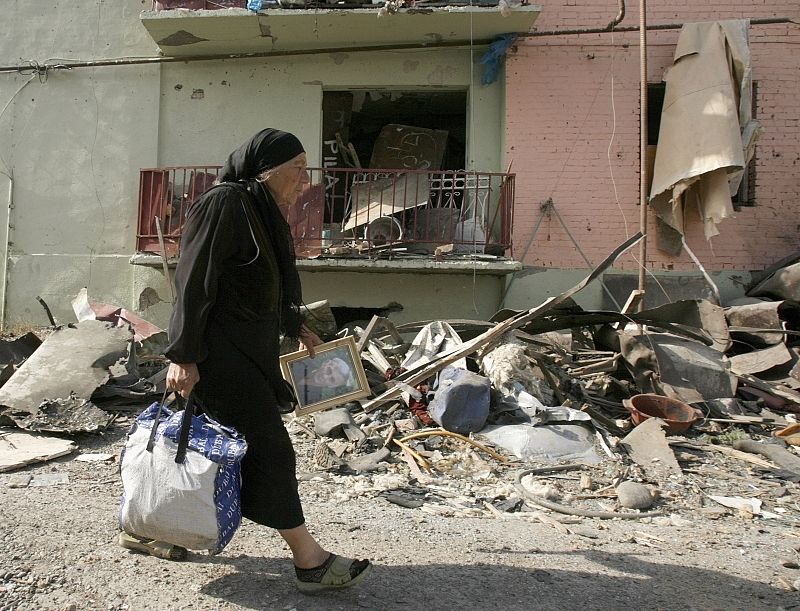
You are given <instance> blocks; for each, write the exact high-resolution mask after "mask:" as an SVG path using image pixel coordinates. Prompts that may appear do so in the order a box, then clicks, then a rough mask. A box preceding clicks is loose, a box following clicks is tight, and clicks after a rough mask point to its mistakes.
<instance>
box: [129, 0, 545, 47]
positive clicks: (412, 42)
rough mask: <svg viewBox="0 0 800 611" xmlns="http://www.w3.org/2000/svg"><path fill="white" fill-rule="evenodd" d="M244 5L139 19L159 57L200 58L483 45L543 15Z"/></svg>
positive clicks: (172, 1) (349, 1) (450, 3)
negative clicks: (156, 48) (158, 52)
mask: <svg viewBox="0 0 800 611" xmlns="http://www.w3.org/2000/svg"><path fill="white" fill-rule="evenodd" d="M512 4H513V3H512ZM384 5H386V6H384ZM246 6H247V2H246V0H155V1H154V2H153V3H152V5H151V10H147V11H143V12H142V13H141V20H142V24H143V25H144V27H145V28H146V29H147V31H148V32H149V33H150V35H151V36H152V38H153V40H154V41H155V43H156V44H157V45H158V47H159V48H160V49H161V52H162V53H163V54H164V55H166V56H170V57H198V58H199V57H224V56H226V55H236V54H244V55H247V54H253V55H258V54H265V55H267V54H282V53H285V54H289V53H301V52H314V51H319V52H326V51H327V52H334V51H336V50H342V51H344V50H346V49H348V50H379V49H381V48H387V49H393V48H395V49H396V48H408V47H415V48H416V47H427V46H433V47H435V46H447V45H451V46H460V45H464V46H466V45H470V44H476V45H480V44H488V43H489V42H491V41H492V40H493V39H495V38H496V37H497V36H499V35H501V34H508V33H517V34H524V33H527V32H529V31H530V29H531V27H532V25H533V22H534V21H535V20H536V17H537V16H538V15H539V12H540V11H541V7H539V6H538V5H532V4H530V5H529V4H525V3H523V4H520V5H517V6H513V8H510V9H509V8H507V7H508V4H507V3H504V4H503V10H502V12H501V10H500V8H499V6H498V0H475V1H473V2H466V1H463V0H445V1H436V2H425V3H420V4H417V3H416V2H414V1H412V0H399V1H392V2H391V3H388V2H386V1H385V0H378V1H377V2H370V1H368V0H367V1H359V0H333V1H330V2H326V1H323V0H264V1H263V2H262V7H263V8H262V10H259V11H257V12H254V11H250V10H247V8H246ZM388 6H390V7H391V10H387V7H388Z"/></svg>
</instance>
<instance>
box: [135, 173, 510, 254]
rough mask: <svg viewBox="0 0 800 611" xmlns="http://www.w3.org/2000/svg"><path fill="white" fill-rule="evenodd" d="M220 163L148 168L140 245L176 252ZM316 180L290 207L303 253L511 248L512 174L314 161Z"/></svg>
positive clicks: (298, 247) (141, 190) (498, 251)
mask: <svg viewBox="0 0 800 611" xmlns="http://www.w3.org/2000/svg"><path fill="white" fill-rule="evenodd" d="M219 169H220V168H219V166H181V167H169V168H151V169H143V170H141V173H140V187H139V231H138V248H139V250H140V251H145V252H159V250H160V247H159V237H158V232H157V223H156V220H155V219H156V218H158V219H159V220H160V223H161V226H162V228H163V229H162V231H163V238H164V243H165V248H166V251H167V255H168V256H174V255H176V254H177V252H178V249H179V243H180V236H181V230H182V227H183V223H184V220H185V218H186V211H187V210H188V209H189V207H190V206H191V204H192V202H194V200H195V199H196V198H197V197H198V196H199V195H200V194H201V193H203V192H204V191H205V190H206V189H208V188H209V187H210V186H211V185H212V184H213V182H214V181H215V180H216V177H217V175H218V173H219ZM309 174H310V177H311V184H310V185H309V187H308V188H307V189H306V190H305V192H304V193H303V194H302V195H301V197H300V199H299V200H298V202H297V204H296V205H295V206H293V207H291V208H290V209H289V211H288V213H287V221H288V222H289V225H290V226H291V228H292V235H293V237H294V241H295V249H296V251H297V256H298V257H300V258H308V257H314V256H318V255H320V254H325V253H328V254H343V250H344V251H345V252H346V248H345V249H342V247H351V248H353V249H354V250H353V251H352V252H353V253H355V254H359V253H360V254H363V253H367V254H369V253H371V252H373V251H382V250H388V249H391V250H394V251H396V252H405V253H419V254H426V253H427V254H433V253H434V251H435V250H436V248H437V247H447V248H445V249H444V250H446V251H451V252H454V253H465V254H475V253H484V252H488V253H491V254H495V255H507V254H510V249H511V226H512V220H513V210H514V175H513V174H504V173H497V172H465V171H435V172H432V171H428V170H385V169H380V170H378V169H375V170H372V169H353V168H324V169H323V168H309Z"/></svg>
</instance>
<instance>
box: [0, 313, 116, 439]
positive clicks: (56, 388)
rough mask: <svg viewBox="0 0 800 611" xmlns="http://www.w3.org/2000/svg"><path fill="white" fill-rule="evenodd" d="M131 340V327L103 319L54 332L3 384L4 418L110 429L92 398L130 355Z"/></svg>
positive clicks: (69, 428) (58, 428) (60, 427)
mask: <svg viewBox="0 0 800 611" xmlns="http://www.w3.org/2000/svg"><path fill="white" fill-rule="evenodd" d="M129 340H130V332H129V331H128V329H127V328H122V327H117V326H115V325H114V324H112V323H109V322H103V321H99V320H85V321H83V322H79V323H77V324H76V325H72V326H66V327H61V328H59V329H57V330H55V331H53V333H52V334H50V336H48V338H47V339H46V340H45V341H44V342H43V343H42V345H41V346H40V347H39V348H38V349H37V350H36V352H34V353H33V354H32V355H31V356H30V358H28V360H26V361H25V362H24V363H23V364H22V366H21V367H20V368H19V369H18V370H17V371H16V372H15V373H14V375H12V376H11V379H10V380H9V381H8V382H6V384H5V385H3V387H2V388H0V422H2V421H5V422H8V421H11V422H12V423H14V424H16V425H17V426H19V427H20V428H23V429H30V430H39V431H49V432H59V433H78V432H91V431H97V430H100V429H103V428H105V427H106V426H107V425H108V423H109V420H110V416H109V414H107V413H105V412H104V411H102V410H100V409H98V408H97V407H96V406H95V405H94V404H92V403H91V401H90V399H91V397H92V395H93V393H94V392H95V390H96V389H97V388H98V387H100V386H102V385H103V384H105V383H106V382H108V380H109V379H110V377H111V372H110V371H109V367H111V366H112V365H114V364H116V363H117V362H118V361H120V360H123V359H127V355H128V344H129Z"/></svg>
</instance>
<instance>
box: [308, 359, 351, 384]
mask: <svg viewBox="0 0 800 611" xmlns="http://www.w3.org/2000/svg"><path fill="white" fill-rule="evenodd" d="M337 360H339V359H330V360H329V361H325V362H324V363H323V364H322V365H320V366H319V368H318V369H316V370H315V371H314V372H313V373H312V374H311V381H312V382H313V383H314V384H315V385H317V386H324V387H328V388H334V387H336V386H342V385H343V384H345V383H346V382H347V374H346V373H344V372H343V371H342V369H343V368H342V367H341V366H339V365H338V364H337V363H336V361H337Z"/></svg>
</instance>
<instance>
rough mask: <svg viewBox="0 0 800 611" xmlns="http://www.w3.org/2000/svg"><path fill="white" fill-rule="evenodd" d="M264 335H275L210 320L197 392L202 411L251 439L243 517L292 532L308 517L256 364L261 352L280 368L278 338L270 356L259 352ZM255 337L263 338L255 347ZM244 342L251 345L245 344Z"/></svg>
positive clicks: (268, 387)
mask: <svg viewBox="0 0 800 611" xmlns="http://www.w3.org/2000/svg"><path fill="white" fill-rule="evenodd" d="M248 327H249V328H248ZM265 331H266V332H267V333H268V334H269V335H272V333H269V330H268V329H265V328H264V327H263V326H261V325H258V324H250V325H245V326H244V328H243V325H241V324H234V325H229V324H224V325H221V324H219V323H215V322H213V321H210V322H209V324H208V327H207V333H206V341H207V346H208V350H209V356H208V358H207V359H206V360H204V361H202V362H201V363H198V369H199V372H200V381H199V382H198V384H197V386H196V387H195V391H194V394H195V398H196V400H197V401H198V403H199V405H200V407H201V409H202V410H203V411H204V412H206V413H207V414H208V415H209V416H211V417H212V418H214V419H215V420H217V421H218V422H219V423H220V424H223V425H225V426H230V427H233V428H235V429H236V430H237V431H238V432H239V433H241V434H242V435H244V438H245V440H246V441H247V453H246V454H245V457H244V460H243V461H242V515H243V516H244V517H246V518H248V519H249V520H252V521H253V522H257V523H259V524H264V525H265V526H269V527H271V528H276V529H289V528H295V527H297V526H301V525H302V524H303V523H304V522H305V519H304V517H303V509H302V506H301V504H300V497H299V495H298V492H297V477H296V473H295V469H296V458H295V453H294V448H293V446H292V442H291V439H290V438H289V434H288V432H287V431H286V427H285V426H284V424H283V420H282V419H281V416H280V413H279V412H278V408H277V404H276V400H275V392H274V390H273V386H272V384H270V382H269V380H268V376H267V375H265V373H264V367H263V366H262V365H259V364H258V363H257V362H255V361H256V360H257V358H258V355H259V353H261V357H262V358H264V359H274V360H275V363H274V364H273V365H274V366H276V367H277V359H278V349H277V342H278V339H277V335H276V337H274V338H270V340H269V349H268V350H267V352H268V353H267V354H265V353H264V352H265V351H264V350H263V349H259V348H261V347H262V346H263V340H264V336H263V335H262V334H263V333H264V332H265ZM254 338H260V341H257V342H255V343H256V344H257V345H256V346H255V347H254V342H253V341H251V340H253V339H254ZM243 342H249V343H248V344H247V345H244V346H243V345H242V344H243ZM273 344H274V346H273ZM254 357H255V358H254Z"/></svg>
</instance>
